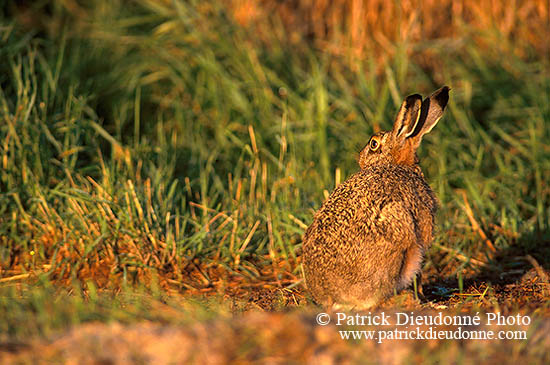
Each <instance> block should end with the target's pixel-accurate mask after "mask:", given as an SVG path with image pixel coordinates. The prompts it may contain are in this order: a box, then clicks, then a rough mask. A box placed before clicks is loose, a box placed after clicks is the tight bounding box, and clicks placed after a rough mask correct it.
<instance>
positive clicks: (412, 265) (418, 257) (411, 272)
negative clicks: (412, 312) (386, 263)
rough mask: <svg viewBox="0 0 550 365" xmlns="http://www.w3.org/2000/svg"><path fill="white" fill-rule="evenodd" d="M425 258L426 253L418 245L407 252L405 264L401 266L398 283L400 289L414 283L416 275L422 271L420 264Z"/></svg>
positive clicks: (404, 258)
mask: <svg viewBox="0 0 550 365" xmlns="http://www.w3.org/2000/svg"><path fill="white" fill-rule="evenodd" d="M423 258H424V255H423V252H422V250H421V249H420V247H418V246H416V245H414V246H413V247H411V248H409V249H408V250H407V251H406V252H405V255H404V257H403V266H402V267H401V273H400V274H399V281H398V283H397V289H398V290H401V289H405V288H406V287H408V286H409V285H410V284H411V283H412V281H413V279H414V277H415V276H416V275H417V274H418V273H420V268H421V267H420V266H421V264H422V259H423Z"/></svg>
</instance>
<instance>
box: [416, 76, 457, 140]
mask: <svg viewBox="0 0 550 365" xmlns="http://www.w3.org/2000/svg"><path fill="white" fill-rule="evenodd" d="M449 90H451V89H450V88H449V87H448V86H443V87H442V88H441V89H439V90H436V91H435V92H434V93H433V94H432V95H430V97H428V98H426V99H424V101H423V102H422V107H421V109H420V118H419V120H418V123H417V124H416V127H415V129H414V131H413V133H411V134H410V138H414V139H416V145H418V144H419V143H420V141H421V140H422V136H424V135H425V134H426V133H429V132H430V131H431V130H432V129H433V127H435V125H436V124H437V122H439V119H441V117H442V116H443V112H444V111H445V107H446V106H447V103H448V102H449Z"/></svg>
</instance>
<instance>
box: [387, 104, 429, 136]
mask: <svg viewBox="0 0 550 365" xmlns="http://www.w3.org/2000/svg"><path fill="white" fill-rule="evenodd" d="M421 105H422V96H420V95H418V94H414V95H409V96H407V97H406V98H405V100H404V101H403V104H401V108H400V109H399V112H398V113H397V117H396V118H395V122H394V124H393V129H392V135H393V138H394V139H395V140H396V141H401V142H402V141H404V140H405V138H407V137H409V136H410V135H411V134H412V133H413V132H414V130H415V127H416V125H417V123H418V120H419V117H420V109H421Z"/></svg>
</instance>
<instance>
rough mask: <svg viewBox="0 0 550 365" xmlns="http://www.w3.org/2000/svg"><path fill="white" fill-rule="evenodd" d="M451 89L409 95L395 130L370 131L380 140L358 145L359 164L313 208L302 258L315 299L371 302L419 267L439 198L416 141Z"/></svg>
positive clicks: (398, 286) (402, 282) (362, 305)
mask: <svg viewBox="0 0 550 365" xmlns="http://www.w3.org/2000/svg"><path fill="white" fill-rule="evenodd" d="M448 90H449V89H448V88H447V87H444V88H442V89H440V90H438V91H436V92H435V93H434V94H433V95H432V96H431V97H430V98H427V99H425V100H424V101H423V102H421V101H420V100H421V98H420V96H419V95H411V96H409V97H408V98H407V99H405V101H404V102H403V105H402V106H401V109H400V111H399V113H398V116H397V118H396V121H395V124H394V128H393V130H392V131H390V132H381V133H378V134H376V135H375V136H373V137H372V138H375V139H376V141H377V142H379V145H377V148H376V149H375V150H373V149H372V148H371V143H370V141H369V143H368V144H367V146H366V147H365V148H364V149H363V151H361V154H360V155H359V166H360V168H361V170H360V171H359V172H357V173H355V174H354V175H352V176H351V177H350V178H349V179H348V180H346V181H345V182H344V183H342V184H341V185H339V186H338V187H337V188H336V189H335V190H334V191H333V192H332V194H331V195H330V196H329V198H328V199H327V200H326V201H325V202H324V203H323V205H322V206H321V208H320V209H319V210H318V211H317V213H316V214H315V216H314V218H313V223H312V224H311V226H310V227H309V228H308V229H307V231H306V233H305V236H304V245H303V259H304V273H305V279H306V284H307V286H308V289H309V291H310V292H311V294H312V295H313V297H314V299H315V300H316V301H317V302H318V303H320V304H324V305H330V304H337V305H344V306H352V307H355V308H357V309H362V308H369V307H371V306H374V305H376V304H377V303H379V302H380V301H381V300H383V299H385V298H387V297H388V296H390V295H391V294H392V293H393V292H394V290H400V289H402V288H405V287H407V286H408V285H410V283H411V281H412V279H413V278H414V277H415V275H416V274H417V273H418V272H419V270H420V266H421V263H422V259H423V257H424V253H425V251H426V249H427V248H428V247H429V245H430V243H431V241H432V238H433V237H432V232H433V228H434V216H435V212H436V209H437V200H436V197H435V195H434V193H433V191H432V190H431V188H430V187H429V185H428V184H427V183H426V181H425V179H424V176H423V174H422V171H421V170H420V167H419V165H418V158H417V156H416V147H417V146H418V144H419V143H420V140H421V138H422V136H423V135H424V134H425V133H427V132H428V131H429V130H431V128H433V126H434V125H435V123H437V121H438V120H439V118H440V117H441V115H442V114H443V110H444V108H445V106H446V104H447V100H448ZM421 108H422V109H421ZM424 131H426V132H424ZM372 138H371V139H372Z"/></svg>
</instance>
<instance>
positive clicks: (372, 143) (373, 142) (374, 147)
mask: <svg viewBox="0 0 550 365" xmlns="http://www.w3.org/2000/svg"><path fill="white" fill-rule="evenodd" d="M369 147H370V149H371V151H376V150H377V149H378V148H379V147H380V143H378V141H377V140H376V139H375V138H373V139H371V140H370V143H369Z"/></svg>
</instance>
